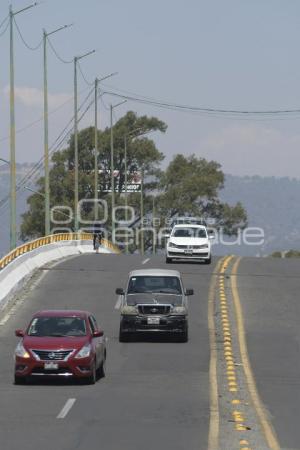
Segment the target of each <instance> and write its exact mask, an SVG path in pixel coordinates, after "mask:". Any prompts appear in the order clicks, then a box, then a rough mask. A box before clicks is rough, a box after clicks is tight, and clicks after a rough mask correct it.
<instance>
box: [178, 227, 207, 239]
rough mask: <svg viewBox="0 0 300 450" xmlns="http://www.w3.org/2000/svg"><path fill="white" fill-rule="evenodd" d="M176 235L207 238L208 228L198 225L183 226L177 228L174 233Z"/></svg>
mask: <svg viewBox="0 0 300 450" xmlns="http://www.w3.org/2000/svg"><path fill="white" fill-rule="evenodd" d="M172 236H174V237H195V238H206V237H207V234H206V230H205V229H204V228H197V227H195V228H194V227H186V228H185V227H182V228H176V229H175V230H174V232H173V233H172Z"/></svg>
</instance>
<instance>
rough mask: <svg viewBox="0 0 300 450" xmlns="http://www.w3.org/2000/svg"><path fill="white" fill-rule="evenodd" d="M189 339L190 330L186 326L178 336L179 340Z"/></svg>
mask: <svg viewBox="0 0 300 450" xmlns="http://www.w3.org/2000/svg"><path fill="white" fill-rule="evenodd" d="M188 340H189V332H188V329H187V328H186V329H185V330H184V331H183V332H182V333H180V335H179V336H178V338H177V342H187V341H188Z"/></svg>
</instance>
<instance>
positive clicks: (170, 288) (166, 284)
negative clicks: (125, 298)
mask: <svg viewBox="0 0 300 450" xmlns="http://www.w3.org/2000/svg"><path fill="white" fill-rule="evenodd" d="M142 292H161V293H165V294H181V293H182V291H181V285H180V281H179V278H178V277H160V276H152V277H151V276H138V277H131V278H130V281H129V285H128V294H137V293H142Z"/></svg>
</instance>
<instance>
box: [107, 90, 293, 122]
mask: <svg viewBox="0 0 300 450" xmlns="http://www.w3.org/2000/svg"><path fill="white" fill-rule="evenodd" d="M118 91H119V92H122V91H121V90H119V89H118ZM119 92H115V91H105V92H104V93H105V94H108V95H112V96H114V97H118V98H122V99H125V100H128V101H133V102H138V103H143V104H147V105H151V106H155V107H159V108H165V109H172V110H177V111H184V112H191V113H205V114H219V115H231V116H274V115H278V116H279V115H291V114H300V108H296V109H274V110H238V109H226V108H208V107H203V106H191V105H183V104H178V103H172V102H167V101H164V100H157V99H153V98H150V97H145V96H142V95H139V94H134V93H132V94H122V93H119Z"/></svg>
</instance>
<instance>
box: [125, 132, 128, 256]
mask: <svg viewBox="0 0 300 450" xmlns="http://www.w3.org/2000/svg"><path fill="white" fill-rule="evenodd" d="M124 159H125V161H124V170H125V221H126V227H128V223H127V221H128V212H127V208H128V200H127V194H128V176H127V136H126V135H125V137H124ZM125 252H126V253H128V235H127V233H126V245H125Z"/></svg>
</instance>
